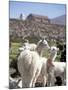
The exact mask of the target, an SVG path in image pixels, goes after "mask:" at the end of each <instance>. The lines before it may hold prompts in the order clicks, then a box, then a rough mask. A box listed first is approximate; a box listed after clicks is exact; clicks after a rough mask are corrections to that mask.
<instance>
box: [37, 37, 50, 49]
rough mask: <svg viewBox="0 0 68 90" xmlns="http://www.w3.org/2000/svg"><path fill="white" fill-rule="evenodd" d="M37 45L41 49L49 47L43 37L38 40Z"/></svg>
mask: <svg viewBox="0 0 68 90" xmlns="http://www.w3.org/2000/svg"><path fill="white" fill-rule="evenodd" d="M37 46H38V47H40V48H42V49H46V48H47V49H50V46H49V45H48V42H47V41H46V40H45V39H44V38H43V39H42V40H40V41H39V42H38V44H37Z"/></svg>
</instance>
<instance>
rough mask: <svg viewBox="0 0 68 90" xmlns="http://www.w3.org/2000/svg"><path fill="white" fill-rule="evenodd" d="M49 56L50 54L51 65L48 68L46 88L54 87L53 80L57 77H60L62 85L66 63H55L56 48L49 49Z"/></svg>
mask: <svg viewBox="0 0 68 90" xmlns="http://www.w3.org/2000/svg"><path fill="white" fill-rule="evenodd" d="M50 51H51V54H50V62H51V63H52V64H53V66H52V65H49V66H48V68H47V69H48V82H47V85H48V86H54V85H55V78H56V77H57V76H60V77H61V79H62V83H63V84H64V82H65V80H66V63H65V62H57V61H55V62H54V60H55V58H56V56H57V51H58V48H56V47H55V46H53V47H51V50H50Z"/></svg>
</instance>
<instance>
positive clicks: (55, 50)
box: [50, 46, 59, 54]
mask: <svg viewBox="0 0 68 90" xmlns="http://www.w3.org/2000/svg"><path fill="white" fill-rule="evenodd" d="M57 51H59V48H57V47H56V46H52V47H51V48H50V52H51V53H53V54H55V53H57Z"/></svg>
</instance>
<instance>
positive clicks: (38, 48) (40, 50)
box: [36, 47, 43, 56]
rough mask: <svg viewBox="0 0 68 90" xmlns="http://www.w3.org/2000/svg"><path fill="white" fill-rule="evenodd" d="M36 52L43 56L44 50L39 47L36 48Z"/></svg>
mask: <svg viewBox="0 0 68 90" xmlns="http://www.w3.org/2000/svg"><path fill="white" fill-rule="evenodd" d="M36 51H37V52H38V54H39V55H40V56H42V55H43V49H42V48H40V47H37V48H36Z"/></svg>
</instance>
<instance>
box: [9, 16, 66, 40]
mask: <svg viewBox="0 0 68 90" xmlns="http://www.w3.org/2000/svg"><path fill="white" fill-rule="evenodd" d="M65 27H66V26H65V25H60V24H54V23H52V22H51V20H50V19H49V18H48V17H47V16H40V15H34V14H30V15H29V16H28V17H27V19H26V20H21V19H20V20H19V19H9V30H10V31H9V34H10V37H11V38H12V40H16V39H17V38H18V39H20V40H21V39H22V38H23V37H30V38H32V37H33V38H34V37H35V38H37V39H38V38H40V36H46V37H47V38H48V39H49V40H50V39H65V33H66V31H65ZM35 38H34V39H35Z"/></svg>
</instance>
